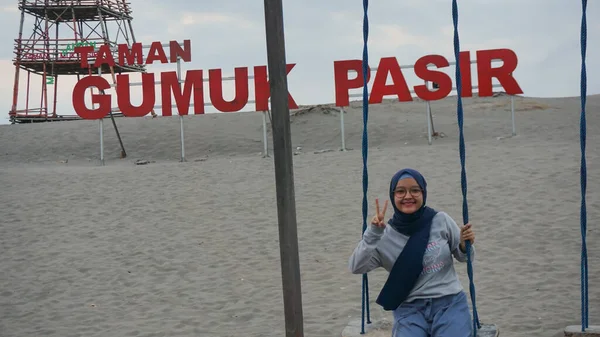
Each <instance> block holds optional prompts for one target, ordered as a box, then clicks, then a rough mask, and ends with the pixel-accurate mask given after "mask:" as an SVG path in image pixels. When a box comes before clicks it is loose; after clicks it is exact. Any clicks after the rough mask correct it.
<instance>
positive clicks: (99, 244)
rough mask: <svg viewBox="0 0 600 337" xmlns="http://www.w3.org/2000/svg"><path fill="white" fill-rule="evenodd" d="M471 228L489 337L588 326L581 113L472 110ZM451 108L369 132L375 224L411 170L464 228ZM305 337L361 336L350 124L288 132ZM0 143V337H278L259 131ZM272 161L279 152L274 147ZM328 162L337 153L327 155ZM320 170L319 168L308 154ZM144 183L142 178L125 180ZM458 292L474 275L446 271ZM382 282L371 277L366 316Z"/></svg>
mask: <svg viewBox="0 0 600 337" xmlns="http://www.w3.org/2000/svg"><path fill="white" fill-rule="evenodd" d="M464 102H465V131H466V133H465V137H466V141H467V145H466V153H467V156H466V158H467V175H468V188H469V194H468V197H469V215H470V220H471V222H472V223H473V225H474V229H475V230H476V233H477V242H476V246H477V250H478V253H477V254H478V255H477V260H476V262H475V264H474V268H475V285H476V289H477V307H478V311H479V314H480V318H481V321H482V322H484V323H496V324H498V326H499V327H500V329H501V336H502V337H504V336H528V337H538V336H539V337H542V336H558V335H560V334H561V331H562V330H563V329H564V328H565V327H566V326H568V325H577V324H579V322H580V286H579V284H580V274H579V273H580V246H581V233H580V218H579V204H580V185H579V181H580V176H579V164H580V162H579V161H580V148H579V98H555V99H533V98H517V99H516V108H517V111H516V116H517V132H518V135H517V136H516V137H512V138H511V137H508V138H504V137H505V136H508V135H510V133H511V124H510V109H509V107H510V106H509V99H508V98H507V97H496V98H486V99H483V98H474V99H466V100H465V101H464ZM455 104H456V100H455V98H448V99H446V100H444V101H439V102H435V103H432V110H433V112H434V126H435V130H436V131H438V132H442V133H443V134H445V137H443V138H438V139H436V140H434V143H433V145H431V146H429V145H428V144H427V138H426V130H427V129H426V123H425V115H424V111H425V106H424V103H423V102H414V103H397V102H391V101H386V102H384V103H382V104H380V105H376V106H372V107H371V109H370V111H371V114H370V120H369V146H370V152H369V175H370V179H369V205H373V207H371V211H370V214H369V217H370V216H372V214H373V211H374V210H373V209H374V198H375V197H379V198H386V195H387V194H386V189H387V185H388V182H389V179H390V178H391V176H392V175H393V173H394V172H396V171H397V170H398V169H400V168H402V167H405V166H409V167H413V168H416V169H418V170H420V171H421V172H422V173H423V174H424V175H425V177H426V178H427V180H428V183H429V197H428V201H429V204H430V205H431V206H433V207H434V208H436V209H440V210H443V211H445V212H448V213H449V214H450V215H452V216H453V217H454V218H455V219H456V220H457V222H459V223H460V222H462V214H461V202H462V197H461V189H460V161H459V156H458V129H457V122H456V108H455ZM599 110H600V96H594V97H590V98H589V100H588V111H589V114H588V138H587V141H588V143H587V145H588V152H587V158H588V162H587V164H588V200H587V201H588V203H587V205H588V219H589V220H588V232H587V239H588V251H589V252H588V254H589V287H590V290H589V301H590V302H589V306H590V324H593V325H598V324H600V229H599V228H598V218H599V216H600V207H599V206H598V205H599V201H600V186H598V183H599V182H600V170H599V169H598V168H599V167H600V166H599V165H600V158H599V153H600V151H598V145H599V144H600V137H599V136H598V135H599V131H600V117H599V114H598V112H599ZM292 121H293V123H292V132H293V136H292V138H293V143H294V147H295V148H296V147H300V149H299V150H297V151H298V153H297V155H296V156H294V173H295V184H296V203H297V211H298V214H297V216H298V232H299V245H300V259H301V273H302V300H303V308H304V309H303V310H304V327H305V336H307V337H308V336H310V337H316V336H323V337H332V336H339V335H340V333H341V331H342V330H343V328H344V327H345V326H346V324H347V323H348V322H349V321H350V320H351V319H353V318H356V317H359V316H360V309H361V307H360V304H361V277H360V276H359V275H351V274H350V273H349V271H348V268H347V262H348V257H349V256H350V254H351V253H352V250H353V249H354V247H355V244H356V243H357V242H358V240H359V239H360V235H361V226H362V215H361V200H362V183H361V177H362V159H361V151H360V146H361V133H362V111H361V107H360V103H354V104H353V106H352V108H350V109H347V114H346V115H345V122H346V123H345V126H346V143H347V147H348V148H351V149H352V150H350V151H347V152H341V151H338V150H339V148H340V128H339V113H338V112H337V111H336V110H332V109H330V107H317V108H314V109H307V110H305V111H304V113H297V114H296V115H295V116H294V117H293V118H292ZM117 123H118V126H119V130H120V132H121V134H122V136H123V141H124V144H125V147H126V150H127V152H128V157H127V158H125V159H120V158H119V155H120V150H119V146H118V142H117V140H116V137H115V133H114V129H113V128H112V125H111V123H110V121H109V120H108V121H106V123H105V132H106V134H105V138H106V152H105V153H106V166H103V167H102V166H99V165H98V155H99V141H98V123H97V122H89V121H77V122H63V123H48V124H38V125H7V126H2V127H0V145H1V150H0V186H1V188H2V193H0V202H1V203H2V204H3V205H4V207H2V208H1V209H0V219H1V221H0V248H1V252H2V255H1V256H0V270H2V272H1V273H0V336H2V337H17V336H18V337H22V336H56V337H70V336H86V337H93V336H98V337H106V336H119V337H121V336H123V337H125V336H208V337H221V336H248V337H249V336H261V337H267V336H283V335H284V315H283V301H282V293H281V287H282V286H281V274H280V264H279V263H280V262H279V244H278V227H277V216H276V215H277V210H276V206H275V205H276V202H275V184H274V172H273V157H272V156H271V157H268V158H263V157H262V155H261V151H262V143H261V142H262V134H261V127H262V117H261V115H260V114H259V113H244V114H222V115H204V116H189V117H186V118H185V130H186V155H187V158H188V162H186V163H180V162H179V156H180V152H179V122H178V119H177V118H176V117H173V118H157V119H150V118H139V119H127V120H126V119H121V118H119V119H117ZM269 148H270V149H271V133H270V132H269ZM328 149H330V150H333V151H331V152H327V151H323V150H328ZM315 152H321V153H315ZM139 159H142V160H148V161H150V162H151V163H149V164H148V165H142V166H140V165H134V162H135V161H136V160H139ZM457 268H458V270H459V273H460V277H461V280H462V282H463V284H464V286H465V289H467V291H468V278H467V274H466V265H465V264H461V265H458V267H457ZM385 277H386V274H385V272H384V271H381V270H378V271H375V272H372V273H371V274H370V279H369V280H370V286H371V292H370V294H371V300H372V304H371V310H372V314H373V316H374V317H375V318H376V317H381V315H389V314H388V313H383V312H382V311H381V310H380V309H379V307H378V305H377V304H376V303H375V302H374V299H375V298H376V296H377V294H378V292H379V290H380V289H381V287H382V285H383V283H384V281H385Z"/></svg>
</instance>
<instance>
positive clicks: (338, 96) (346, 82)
mask: <svg viewBox="0 0 600 337" xmlns="http://www.w3.org/2000/svg"><path fill="white" fill-rule="evenodd" d="M350 70H354V71H356V73H357V75H356V78H353V79H349V78H348V72H349V71H350ZM333 71H334V82H335V105H336V106H348V105H350V93H349V90H350V89H356V88H360V87H362V86H363V71H362V61H361V60H346V61H335V62H333ZM370 80H371V68H370V67H369V68H368V72H367V83H368V82H369V81H370Z"/></svg>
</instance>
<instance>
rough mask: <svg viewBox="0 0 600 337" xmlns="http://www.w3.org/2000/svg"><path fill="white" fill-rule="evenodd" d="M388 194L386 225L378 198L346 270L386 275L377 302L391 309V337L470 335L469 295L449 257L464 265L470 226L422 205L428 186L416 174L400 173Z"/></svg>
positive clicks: (405, 170) (470, 232)
mask: <svg viewBox="0 0 600 337" xmlns="http://www.w3.org/2000/svg"><path fill="white" fill-rule="evenodd" d="M389 193H390V200H391V201H392V205H393V207H394V215H393V217H392V218H391V219H390V220H389V221H388V224H389V225H390V226H386V224H385V223H384V216H385V211H386V208H387V201H386V202H385V205H384V206H383V211H380V209H379V202H378V200H376V204H377V214H376V215H375V216H374V217H373V220H372V221H371V225H370V226H369V227H368V228H367V230H366V231H365V232H364V235H363V238H362V240H361V241H360V242H359V243H358V245H357V247H356V248H355V249H354V252H353V254H352V256H351V257H350V261H349V266H350V270H351V271H352V273H354V274H363V273H367V272H369V271H371V270H373V269H375V268H377V267H383V268H385V269H386V270H387V271H388V272H389V275H388V279H387V281H386V283H385V285H384V287H383V289H382V290H381V293H380V294H379V296H378V298H377V303H378V304H380V305H381V306H383V308H384V309H385V310H393V311H394V327H393V336H394V337H430V336H431V337H442V336H444V337H445V336H448V337H463V336H465V337H466V336H471V335H472V334H471V330H472V327H471V315H470V312H469V307H468V304H467V296H466V294H465V292H464V289H463V287H462V284H461V283H460V280H459V279H458V276H457V274H456V271H455V269H454V264H453V259H452V256H454V257H455V258H456V259H457V260H458V261H460V262H466V261H467V254H466V247H465V241H466V240H469V241H471V242H472V243H473V242H474V240H475V234H474V233H473V230H472V229H471V225H470V224H467V225H465V226H463V227H459V226H458V225H457V224H456V222H455V221H454V220H453V219H452V218H451V217H450V216H449V215H448V214H446V213H444V212H437V211H435V210H434V209H432V208H430V207H428V206H425V202H426V200H427V183H426V182H425V178H424V177H423V176H422V175H421V174H420V173H419V172H417V171H415V170H412V169H403V170H400V171H398V172H397V173H396V174H395V175H394V176H393V177H392V181H391V183H390V192H389ZM474 253H475V250H474V249H472V250H471V257H473V255H474Z"/></svg>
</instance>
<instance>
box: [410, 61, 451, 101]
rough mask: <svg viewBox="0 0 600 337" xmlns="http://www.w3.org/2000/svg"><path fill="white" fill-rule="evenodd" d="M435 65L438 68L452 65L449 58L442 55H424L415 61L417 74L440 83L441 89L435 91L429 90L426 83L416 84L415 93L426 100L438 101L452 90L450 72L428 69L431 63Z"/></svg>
mask: <svg viewBox="0 0 600 337" xmlns="http://www.w3.org/2000/svg"><path fill="white" fill-rule="evenodd" d="M432 63H433V65H435V66H436V67H438V68H443V67H447V66H449V65H450V63H448V60H446V58H445V57H443V56H441V55H427V56H423V57H421V58H420V59H418V60H417V62H415V75H417V76H418V77H419V78H421V79H423V80H425V81H430V82H434V83H437V84H438V85H439V89H437V90H435V91H429V89H428V88H427V86H425V85H424V84H422V85H417V86H415V94H417V96H418V97H419V98H421V99H423V100H426V101H436V100H438V99H442V98H444V97H446V96H448V94H450V92H451V91H452V79H451V78H450V76H448V74H446V73H444V72H441V71H435V70H429V69H427V66H428V65H429V64H432Z"/></svg>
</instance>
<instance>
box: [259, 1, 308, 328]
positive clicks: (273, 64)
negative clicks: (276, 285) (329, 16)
mask: <svg viewBox="0 0 600 337" xmlns="http://www.w3.org/2000/svg"><path fill="white" fill-rule="evenodd" d="M264 10H265V31H266V40H267V61H268V70H269V74H268V75H269V79H270V89H271V111H272V112H273V114H272V122H271V127H272V129H273V156H274V160H273V162H274V165H275V190H276V196H277V198H276V200H277V220H278V227H279V253H280V258H281V277H282V286H283V287H282V288H283V307H284V310H283V311H284V317H285V336H286V337H303V336H304V327H303V320H304V319H303V312H302V287H301V284H300V281H301V280H300V258H299V254H298V228H297V227H298V225H297V222H296V201H295V191H294V169H293V166H294V160H293V159H294V158H293V153H292V139H291V132H290V129H291V126H290V109H289V105H288V83H287V69H286V57H285V37H284V32H283V4H282V0H264Z"/></svg>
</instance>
